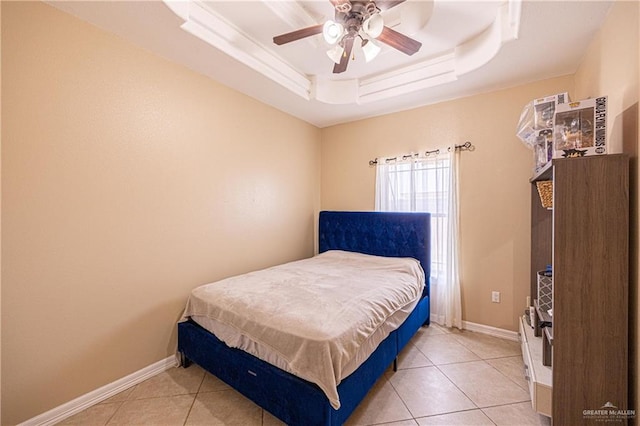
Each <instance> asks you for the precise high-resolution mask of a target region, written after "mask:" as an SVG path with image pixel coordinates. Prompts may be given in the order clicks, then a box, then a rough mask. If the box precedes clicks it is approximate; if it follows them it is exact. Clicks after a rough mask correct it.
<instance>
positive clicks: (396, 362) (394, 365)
mask: <svg viewBox="0 0 640 426" xmlns="http://www.w3.org/2000/svg"><path fill="white" fill-rule="evenodd" d="M396 371H398V357H395V358H394V359H393V372H394V373H395V372H396Z"/></svg>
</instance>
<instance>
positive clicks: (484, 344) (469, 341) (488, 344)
mask: <svg viewBox="0 0 640 426" xmlns="http://www.w3.org/2000/svg"><path fill="white" fill-rule="evenodd" d="M453 336H454V337H455V339H456V340H457V341H458V342H460V343H461V344H463V345H464V346H465V347H466V348H467V349H469V350H470V351H471V352H473V353H474V354H476V355H478V357H480V358H482V359H489V358H503V357H508V356H516V355H519V354H521V353H522V349H521V348H520V343H518V342H516V341H512V340H507V339H500V338H498V337H493V336H487V335H486V334H482V333H475V332H473V331H462V332H460V333H455V334H454V335H453Z"/></svg>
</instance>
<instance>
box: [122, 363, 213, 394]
mask: <svg viewBox="0 0 640 426" xmlns="http://www.w3.org/2000/svg"><path fill="white" fill-rule="evenodd" d="M204 374H205V371H204V370H203V369H202V368H200V367H198V366H197V365H192V366H190V367H189V368H182V367H176V368H171V369H169V370H167V371H165V372H163V373H160V374H158V375H157V376H154V377H152V378H150V379H148V380H145V381H144V382H142V383H140V384H138V385H137V386H136V387H135V389H134V390H133V392H132V393H131V395H130V397H129V398H130V399H142V398H157V397H161V396H173V395H186V394H194V393H197V392H198V389H199V388H200V385H201V384H202V380H203V379H204Z"/></svg>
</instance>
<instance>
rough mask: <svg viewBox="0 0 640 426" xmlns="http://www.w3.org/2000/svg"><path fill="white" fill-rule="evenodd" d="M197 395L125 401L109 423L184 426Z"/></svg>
mask: <svg viewBox="0 0 640 426" xmlns="http://www.w3.org/2000/svg"><path fill="white" fill-rule="evenodd" d="M195 397H196V396H195V395H176V396H167V397H162V398H148V399H137V400H130V401H125V402H123V403H122V405H121V406H120V408H119V409H118V411H116V413H115V415H114V416H113V417H112V418H111V420H110V421H109V422H108V423H107V425H109V426H114V425H135V426H139V425H154V426H173V425H176V426H182V425H183V424H184V420H185V419H186V418H187V414H189V409H190V408H191V405H192V404H193V400H194V398H195Z"/></svg>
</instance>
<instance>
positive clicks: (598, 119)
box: [553, 96, 607, 158]
mask: <svg viewBox="0 0 640 426" xmlns="http://www.w3.org/2000/svg"><path fill="white" fill-rule="evenodd" d="M553 129H554V132H553V140H554V143H553V158H568V157H584V156H586V155H602V154H606V153H607V97H606V96H602V97H599V98H595V99H587V100H584V101H579V102H570V103H566V104H562V105H558V107H557V108H556V113H555V118H554V128H553Z"/></svg>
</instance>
